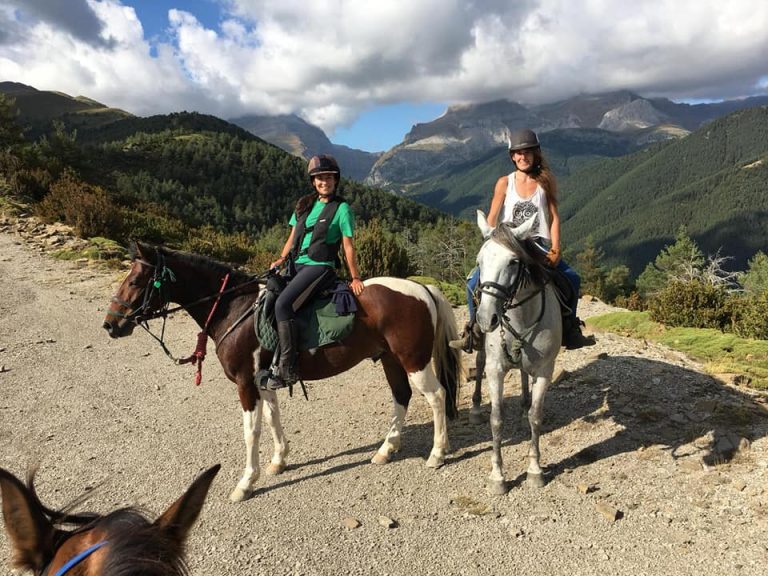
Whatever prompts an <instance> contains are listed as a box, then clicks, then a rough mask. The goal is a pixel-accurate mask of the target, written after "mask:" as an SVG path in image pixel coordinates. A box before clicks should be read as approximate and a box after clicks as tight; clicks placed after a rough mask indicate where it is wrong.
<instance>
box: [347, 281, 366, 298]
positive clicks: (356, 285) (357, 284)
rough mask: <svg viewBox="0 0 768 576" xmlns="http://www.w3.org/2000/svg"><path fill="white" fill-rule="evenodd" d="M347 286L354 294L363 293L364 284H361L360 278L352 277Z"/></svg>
mask: <svg viewBox="0 0 768 576" xmlns="http://www.w3.org/2000/svg"><path fill="white" fill-rule="evenodd" d="M349 287H350V288H351V289H352V293H353V294H354V295H355V296H360V294H362V293H363V290H365V284H363V281H362V280H361V279H360V278H357V277H355V278H352V282H350V283H349Z"/></svg>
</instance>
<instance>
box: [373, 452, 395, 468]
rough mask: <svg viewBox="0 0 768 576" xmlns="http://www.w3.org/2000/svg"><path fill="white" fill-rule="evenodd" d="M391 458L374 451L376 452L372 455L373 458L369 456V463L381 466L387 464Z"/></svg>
mask: <svg viewBox="0 0 768 576" xmlns="http://www.w3.org/2000/svg"><path fill="white" fill-rule="evenodd" d="M391 460H392V459H391V458H390V457H389V456H386V455H384V454H382V453H380V452H376V454H374V455H373V458H371V463H372V464H376V465H378V466H383V465H384V464H389V463H390V462H391Z"/></svg>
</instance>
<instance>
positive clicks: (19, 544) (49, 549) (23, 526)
mask: <svg viewBox="0 0 768 576" xmlns="http://www.w3.org/2000/svg"><path fill="white" fill-rule="evenodd" d="M33 476H34V474H31V475H30V480H29V482H30V484H31V483H32V477H33ZM0 493H2V496H3V519H4V520H5V530H6V532H7V533H8V536H9V539H10V542H11V547H12V548H13V551H14V559H13V561H14V565H15V566H17V567H19V568H26V569H27V570H32V571H33V572H35V573H36V574H37V573H38V572H40V571H41V570H42V569H43V568H44V567H45V565H46V564H47V563H48V561H49V560H50V559H51V557H52V556H53V552H54V549H53V540H54V534H55V529H54V527H53V525H52V524H51V522H50V520H49V519H48V517H47V516H46V515H45V513H44V512H43V507H42V505H41V504H40V501H39V500H38V499H37V498H36V497H35V496H34V495H33V494H32V493H31V492H30V491H29V489H28V488H27V487H26V486H24V484H22V483H21V481H20V480H18V479H17V478H16V477H15V476H14V475H13V474H11V473H10V472H8V471H7V470H4V469H2V468H0Z"/></svg>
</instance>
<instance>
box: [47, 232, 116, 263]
mask: <svg viewBox="0 0 768 576" xmlns="http://www.w3.org/2000/svg"><path fill="white" fill-rule="evenodd" d="M51 256H53V257H54V258H57V259H59V260H81V259H83V258H86V259H88V261H89V262H97V263H99V264H100V265H103V266H106V267H107V268H121V267H122V262H123V260H125V259H126V258H128V251H127V250H126V249H125V248H123V247H122V246H120V244H118V243H117V242H115V241H114V240H110V239H109V238H101V237H99V236H95V237H93V238H89V239H88V245H87V246H85V247H84V248H81V249H79V250H71V249H66V250H58V251H56V252H53V253H51Z"/></svg>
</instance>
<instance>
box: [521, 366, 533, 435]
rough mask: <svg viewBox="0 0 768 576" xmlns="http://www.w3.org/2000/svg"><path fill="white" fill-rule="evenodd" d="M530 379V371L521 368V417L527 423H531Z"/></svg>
mask: <svg viewBox="0 0 768 576" xmlns="http://www.w3.org/2000/svg"><path fill="white" fill-rule="evenodd" d="M529 381H530V378H529V377H528V373H527V372H526V371H524V370H520V410H521V416H520V417H521V419H522V420H523V421H524V422H525V425H527V424H528V423H529V420H528V414H529V413H530V410H531V389H530V386H529Z"/></svg>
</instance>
